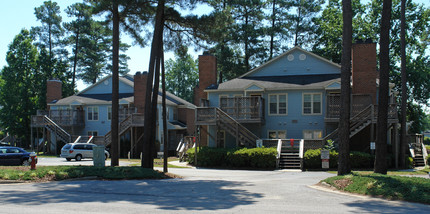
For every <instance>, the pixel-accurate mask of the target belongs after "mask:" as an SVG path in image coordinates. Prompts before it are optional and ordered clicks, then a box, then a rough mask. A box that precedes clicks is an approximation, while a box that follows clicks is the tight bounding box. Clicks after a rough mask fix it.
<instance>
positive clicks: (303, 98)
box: [302, 92, 323, 115]
mask: <svg viewBox="0 0 430 214" xmlns="http://www.w3.org/2000/svg"><path fill="white" fill-rule="evenodd" d="M308 94H310V95H311V113H309V114H305V95H308ZM316 94H319V95H320V96H321V101H320V109H321V112H320V113H313V111H314V96H313V95H316ZM322 104H323V96H322V93H321V92H317V93H302V115H322V112H323V109H322Z"/></svg>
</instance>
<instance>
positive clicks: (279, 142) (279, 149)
mask: <svg viewBox="0 0 430 214" xmlns="http://www.w3.org/2000/svg"><path fill="white" fill-rule="evenodd" d="M276 150H277V151H278V154H277V156H276V159H278V160H279V158H281V151H282V140H281V139H278V146H277V147H276Z"/></svg>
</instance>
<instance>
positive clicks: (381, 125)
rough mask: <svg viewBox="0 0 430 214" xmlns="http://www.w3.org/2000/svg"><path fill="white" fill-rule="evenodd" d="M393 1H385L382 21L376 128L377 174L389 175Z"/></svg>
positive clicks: (375, 169) (375, 170)
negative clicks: (389, 107)
mask: <svg viewBox="0 0 430 214" xmlns="http://www.w3.org/2000/svg"><path fill="white" fill-rule="evenodd" d="M391 5H392V1H391V0H384V2H383V8H382V19H381V36H380V53H379V63H380V72H379V100H378V119H377V126H376V156H375V168H374V172H375V173H381V174H387V161H386V156H387V131H388V121H387V119H388V94H389V88H388V81H389V72H390V58H389V50H390V49H389V48H390V47H389V45H390V26H391V25H390V19H391Z"/></svg>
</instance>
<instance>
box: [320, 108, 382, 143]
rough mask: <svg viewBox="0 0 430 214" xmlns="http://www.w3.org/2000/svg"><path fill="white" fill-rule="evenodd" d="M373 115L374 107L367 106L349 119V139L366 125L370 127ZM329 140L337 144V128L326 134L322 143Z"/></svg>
mask: <svg viewBox="0 0 430 214" xmlns="http://www.w3.org/2000/svg"><path fill="white" fill-rule="evenodd" d="M373 115H374V106H373V105H369V106H367V107H366V108H365V109H363V110H362V111H360V112H359V113H358V114H356V115H354V116H353V117H351V119H350V124H349V131H350V134H349V137H350V138H351V137H353V136H354V135H356V134H357V133H359V132H360V131H362V130H363V129H364V128H366V127H367V126H368V125H370V124H371V123H372V119H373ZM329 139H331V140H333V141H334V142H337V141H338V140H339V128H337V129H335V130H334V131H333V132H331V133H330V134H328V135H327V136H326V137H325V138H324V142H326V141H327V140H329Z"/></svg>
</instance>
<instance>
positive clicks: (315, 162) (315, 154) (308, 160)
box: [303, 149, 321, 169]
mask: <svg viewBox="0 0 430 214" xmlns="http://www.w3.org/2000/svg"><path fill="white" fill-rule="evenodd" d="M303 159H304V160H303V161H304V167H305V168H306V169H319V168H321V150H320V149H309V150H307V151H306V152H305V155H304V157H303Z"/></svg>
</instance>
